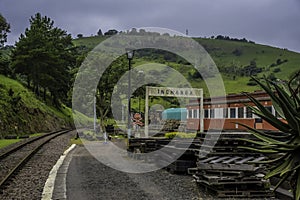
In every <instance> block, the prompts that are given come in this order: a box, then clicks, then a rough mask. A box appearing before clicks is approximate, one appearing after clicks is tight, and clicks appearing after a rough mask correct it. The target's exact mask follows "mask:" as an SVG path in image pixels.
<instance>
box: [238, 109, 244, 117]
mask: <svg viewBox="0 0 300 200" xmlns="http://www.w3.org/2000/svg"><path fill="white" fill-rule="evenodd" d="M238 118H244V107H239V108H238Z"/></svg>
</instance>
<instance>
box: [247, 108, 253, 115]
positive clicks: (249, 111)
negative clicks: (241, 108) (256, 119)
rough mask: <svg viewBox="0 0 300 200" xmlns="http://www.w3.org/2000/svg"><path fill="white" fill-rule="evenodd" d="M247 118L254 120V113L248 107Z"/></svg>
mask: <svg viewBox="0 0 300 200" xmlns="http://www.w3.org/2000/svg"><path fill="white" fill-rule="evenodd" d="M246 118H253V114H252V111H251V109H250V108H249V107H246Z"/></svg>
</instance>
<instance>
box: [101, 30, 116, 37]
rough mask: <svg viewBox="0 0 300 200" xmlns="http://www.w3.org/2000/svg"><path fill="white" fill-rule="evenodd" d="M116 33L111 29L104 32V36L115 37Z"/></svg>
mask: <svg viewBox="0 0 300 200" xmlns="http://www.w3.org/2000/svg"><path fill="white" fill-rule="evenodd" d="M117 33H118V31H117V30H115V29H111V30H108V31H107V32H105V33H104V35H108V36H111V35H116V34H117Z"/></svg>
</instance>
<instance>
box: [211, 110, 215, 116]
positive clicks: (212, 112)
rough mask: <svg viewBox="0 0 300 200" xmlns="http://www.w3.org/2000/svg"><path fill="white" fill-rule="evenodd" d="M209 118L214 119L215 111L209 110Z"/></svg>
mask: <svg viewBox="0 0 300 200" xmlns="http://www.w3.org/2000/svg"><path fill="white" fill-rule="evenodd" d="M210 118H215V110H214V109H211V110H210Z"/></svg>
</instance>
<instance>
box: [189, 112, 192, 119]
mask: <svg viewBox="0 0 300 200" xmlns="http://www.w3.org/2000/svg"><path fill="white" fill-rule="evenodd" d="M192 118H193V110H189V119H192Z"/></svg>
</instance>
